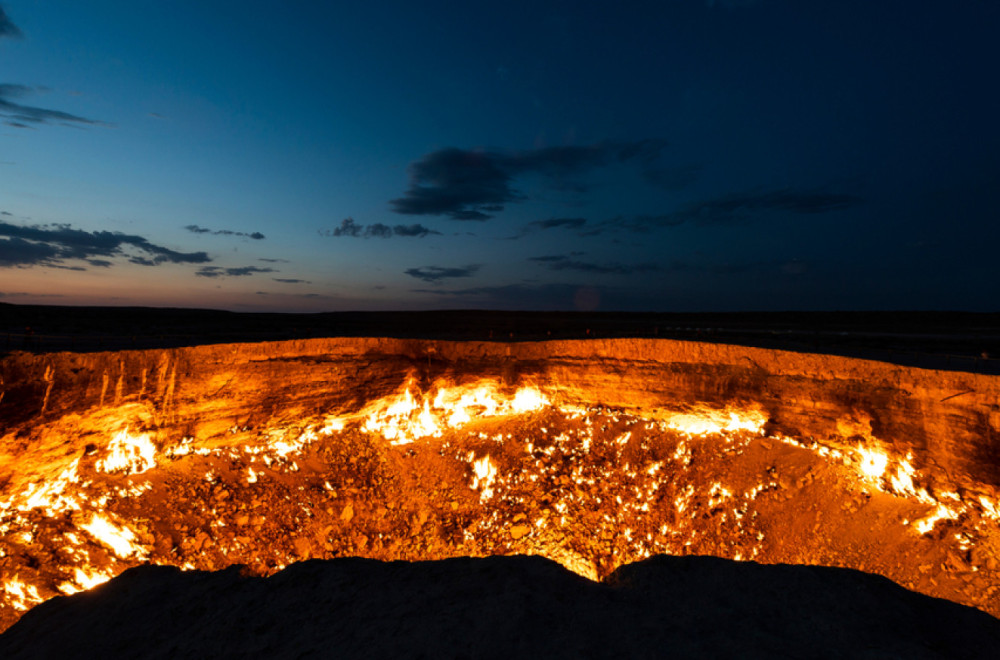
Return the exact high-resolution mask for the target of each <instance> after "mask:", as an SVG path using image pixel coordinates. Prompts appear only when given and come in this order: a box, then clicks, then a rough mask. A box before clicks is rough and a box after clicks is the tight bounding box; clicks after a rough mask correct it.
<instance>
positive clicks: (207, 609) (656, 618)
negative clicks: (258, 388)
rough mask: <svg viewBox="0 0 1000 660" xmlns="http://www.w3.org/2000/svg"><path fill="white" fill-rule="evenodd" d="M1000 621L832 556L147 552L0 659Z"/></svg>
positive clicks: (732, 641)
mask: <svg viewBox="0 0 1000 660" xmlns="http://www.w3.org/2000/svg"><path fill="white" fill-rule="evenodd" d="M997 648H1000V622H998V621H997V620H996V619H994V618H992V617H990V616H989V615H986V614H983V613H982V612H979V611H976V610H973V609H971V608H966V607H963V606H961V605H956V604H954V603H950V602H947V601H943V600H938V599H934V598H929V597H927V596H922V595H919V594H915V593H912V592H909V591H906V590H905V589H903V588H902V587H899V586H897V585H895V584H893V583H892V582H890V581H889V580H886V579H884V578H880V577H876V576H871V575H866V574H864V573H860V572H856V571H850V570H845V569H833V568H821V567H814V566H783V565H778V566H761V565H757V564H753V563H743V564H741V563H737V562H731V561H726V560H722V559H715V558H710V557H666V556H661V557H654V558H652V559H649V560H646V561H644V562H641V563H638V564H631V565H628V566H623V567H621V568H620V569H618V571H616V572H615V573H614V574H612V575H611V576H609V577H608V578H607V579H606V580H605V581H604V582H603V583H600V584H598V583H593V582H589V581H588V580H586V579H584V578H581V577H579V576H576V575H574V574H572V573H570V572H568V571H567V570H565V569H563V568H562V567H560V566H559V565H558V564H556V563H554V562H551V561H548V560H546V559H541V558H538V557H492V558H487V559H453V560H446V561H440V562H415V563H406V562H392V563H383V562H378V561H372V560H364V559H336V560H330V561H317V560H314V561H309V562H305V563H302V564H296V565H293V566H291V567H289V568H288V569H286V570H284V571H282V572H281V573H278V574H276V575H274V576H272V577H270V578H253V577H243V576H242V575H241V573H240V570H239V568H238V567H233V568H230V569H228V570H225V571H221V572H216V573H205V572H189V573H182V572H181V571H179V570H178V569H176V568H167V567H157V566H144V567H140V568H135V569H132V570H130V571H127V572H126V573H124V574H123V575H121V576H120V577H118V578H116V579H115V580H113V581H112V582H110V583H108V584H106V585H104V586H102V587H100V588H98V589H95V590H94V591H92V592H89V593H84V594H78V595H75V596H71V597H64V598H56V599H53V600H51V601H48V602H46V603H44V604H42V605H40V606H39V607H36V608H35V609H34V610H32V611H31V612H29V613H28V614H26V615H25V616H24V617H23V618H22V619H21V621H20V622H19V623H17V624H16V625H15V626H14V627H13V628H11V629H10V630H9V631H7V632H6V633H4V634H3V635H2V636H0V655H2V656H3V657H5V658H9V659H14V658H39V657H44V658H68V657H74V658H113V657H134V658H204V657H213V658H223V657H234V658H235V657H268V658H305V657H345V658H421V657H425V658H524V657H539V658H542V657H544V658H583V657H594V658H612V657H632V658H672V657H676V658H689V657H715V658H737V657H738V658H773V657H809V658H910V659H916V658H954V657H962V658H994V657H996V649H997Z"/></svg>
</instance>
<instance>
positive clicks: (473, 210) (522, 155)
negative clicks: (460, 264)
mask: <svg viewBox="0 0 1000 660" xmlns="http://www.w3.org/2000/svg"><path fill="white" fill-rule="evenodd" d="M665 146H666V144H665V143H664V142H663V141H662V140H640V141H637V142H626V143H610V142H608V143H601V144H596V145H592V146H586V147H576V146H569V147H546V148H543V149H534V150H530V151H518V152H500V151H487V150H482V151H479V150H463V149H457V148H448V149H441V150H438V151H434V152H431V153H429V154H427V155H426V156H424V157H423V158H421V159H420V160H418V161H416V162H415V163H413V164H411V165H410V186H409V188H408V189H407V190H406V192H405V193H404V195H403V197H399V198H397V199H393V200H391V201H390V202H389V204H390V206H391V207H392V209H393V210H394V211H395V212H396V213H400V214H404V215H446V216H448V217H450V218H451V219H453V220H472V221H477V220H487V219H489V218H490V217H492V216H491V215H490V214H493V213H497V212H499V211H502V210H503V209H504V207H505V206H506V205H507V204H509V203H512V202H520V201H524V200H525V199H527V197H526V196H525V195H523V194H522V193H520V192H518V191H517V190H515V189H514V187H513V181H514V178H515V177H516V176H519V175H525V174H537V175H541V176H543V177H545V178H546V179H547V181H548V184H549V185H550V187H555V188H561V189H567V188H568V189H571V190H576V191H578V192H582V191H584V190H586V186H584V185H583V184H580V183H577V182H574V181H573V180H572V179H569V180H567V178H568V177H572V176H575V175H579V174H583V173H585V172H588V171H590V170H593V169H596V168H600V167H606V166H609V165H612V164H615V163H626V162H636V163H638V164H639V165H640V166H641V167H642V168H643V169H644V170H648V169H650V168H652V167H653V163H654V162H655V160H656V159H657V158H658V157H659V154H660V152H661V151H662V150H663V148H664V147H665Z"/></svg>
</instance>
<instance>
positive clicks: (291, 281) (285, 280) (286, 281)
mask: <svg viewBox="0 0 1000 660" xmlns="http://www.w3.org/2000/svg"><path fill="white" fill-rule="evenodd" d="M271 279H273V280H274V281H275V282H281V283H282V284H312V282H310V281H309V280H297V279H291V278H283V277H272V278H271Z"/></svg>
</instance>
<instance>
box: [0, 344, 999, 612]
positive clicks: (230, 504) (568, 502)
mask: <svg viewBox="0 0 1000 660" xmlns="http://www.w3.org/2000/svg"><path fill="white" fill-rule="evenodd" d="M0 378H2V392H3V394H2V398H0V433H2V436H0V528H2V530H3V537H2V538H3V540H2V541H0V552H2V555H0V569H2V578H3V580H4V583H3V584H4V586H3V591H0V597H2V598H4V600H3V603H2V604H0V624H2V625H4V626H6V625H10V623H12V622H13V621H15V620H16V619H17V617H18V616H20V613H21V612H23V611H25V610H26V609H27V608H28V607H30V606H31V605H33V604H35V603H37V602H40V601H42V600H45V599H46V598H50V597H52V596H54V595H57V594H59V593H71V592H73V591H77V590H80V589H83V588H86V587H89V586H91V585H93V584H95V583H98V582H100V581H102V580H106V579H108V578H109V577H111V576H113V575H116V574H118V573H120V572H121V571H122V570H124V569H125V568H127V567H129V566H133V565H136V564H139V563H143V562H153V563H166V564H172V565H176V566H184V567H187V568H201V569H217V568H222V567H225V566H227V565H230V564H234V563H238V564H246V565H248V566H249V569H250V570H252V571H253V572H255V573H257V574H262V575H266V574H270V573H273V572H275V571H277V570H279V569H281V568H282V567H284V566H285V565H287V564H288V563H290V562H293V561H297V560H302V559H306V558H310V557H323V558H329V557H343V556H363V557H371V558H376V559H405V560H410V561H414V560H420V559H443V558H447V557H456V556H466V555H478V556H482V555H492V554H541V555H543V556H546V557H549V558H552V559H555V560H557V561H559V562H560V563H562V564H563V565H564V566H567V567H569V568H571V569H572V570H574V571H576V572H578V573H581V574H583V575H586V576H588V577H591V578H594V579H599V578H603V577H605V576H607V575H609V574H610V573H612V572H613V571H614V570H615V569H616V568H617V567H619V566H622V565H624V564H628V563H631V562H635V561H638V560H641V559H643V558H644V557H647V556H650V555H655V554H662V553H669V554H713V555H717V556H721V557H728V558H738V559H755V560H757V561H762V562H767V563H777V562H785V563H818V564H827V565H832V566H846V567H852V568H858V569H862V570H866V571H870V572H875V573H879V574H881V575H885V576H887V577H890V578H891V579H893V580H895V581H897V582H899V583H900V584H903V585H905V586H907V587H910V588H913V589H917V590H919V591H922V592H924V593H929V594H933V595H938V596H942V597H946V598H949V599H951V600H955V601H957V602H961V603H966V604H970V605H975V606H977V607H979V608H981V609H983V610H986V611H988V612H991V613H994V614H997V613H1000V601H998V599H997V597H996V594H997V592H998V591H1000V581H998V577H1000V564H998V560H997V557H998V556H1000V532H998V525H1000V523H998V521H1000V503H998V499H997V494H998V492H997V486H998V485H1000V461H998V459H997V453H998V451H1000V450H998V448H997V443H998V441H1000V431H998V429H1000V409H998V403H1000V378H997V377H989V376H982V375H974V374H966V373H959V372H939V371H927V370H920V369H913V368H904V367H898V366H894V365H890V364H885V363H877V362H866V361H862V360H853V359H848V358H841V357H830V356H822V355H810V354H798V353H789V352H782V351H774V350H766V349H753V348H745V347H733V346H721V345H717V344H698V343H689V342H676V341H669V340H628V339H619V340H593V341H553V342H539V343H520V344H504V343H481V342H436V341H423V340H397V339H324V340H305V341H290V342H275V343H262V344H231V345H215V346H204V347H197V348H181V349H172V350H155V351H124V352H117V353H93V354H70V353H59V354H48V355H26V354H17V355H13V356H10V357H7V358H5V359H4V360H2V361H0ZM483 382H487V383H489V384H490V387H491V388H492V389H490V392H491V394H490V396H494V397H498V399H497V400H500V399H504V397H507V399H504V401H501V403H502V405H501V407H500V408H498V409H497V410H493V409H491V408H490V407H489V406H491V405H493V403H490V402H486V403H484V402H482V401H480V402H478V403H472V404H469V405H468V406H467V412H468V413H469V414H468V415H467V418H468V419H466V420H464V421H462V422H461V424H455V425H450V424H449V423H446V420H448V419H450V418H451V415H453V413H454V410H453V408H454V405H455V401H457V400H458V398H457V397H458V396H459V395H461V388H463V387H466V388H469V391H470V392H471V391H472V390H473V389H474V387H476V386H478V385H477V384H480V383H483ZM529 386H530V387H531V388H533V390H532V391H535V392H537V393H538V394H539V396H540V397H542V398H541V399H539V401H540V402H539V403H538V405H537V406H536V405H531V406H527V407H523V406H522V407H518V406H513V405H508V404H509V403H510V402H516V398H517V397H516V395H517V394H518V392H519V388H522V389H523V388H527V387H529ZM447 388H453V389H454V390H455V391H458V392H459V394H456V395H454V398H453V400H451V401H452V402H451V403H447V402H446V403H444V404H441V406H438V403H437V398H436V397H437V395H438V394H439V393H440V392H441V391H443V389H447ZM449 391H450V390H449ZM404 392H405V393H406V397H408V398H409V399H412V401H411V403H412V404H413V407H412V410H408V411H407V412H406V413H405V414H400V415H398V416H397V417H398V419H396V421H398V422H400V423H402V424H404V425H409V426H407V428H408V429H409V430H407V431H406V432H405V433H404V435H402V436H401V435H390V433H389V431H388V430H387V429H386V428H385V427H384V426H380V425H379V423H375V421H377V420H376V418H378V416H379V415H382V417H381V418H379V419H383V418H387V417H388V416H391V415H389V411H390V409H395V408H394V406H399V405H401V402H404V398H405V397H404V396H403V394H404ZM470 396H471V395H470ZM449 406H451V408H449ZM503 406H506V407H503ZM422 415H429V416H430V417H433V418H435V419H436V420H437V421H434V420H431V422H433V425H431V426H428V422H427V420H424V419H423V417H422ZM372 420H375V421H372ZM422 420H423V421H422ZM699 420H700V421H699ZM727 420H729V421H727ZM421 429H423V430H421ZM428 429H429V430H428ZM394 433H395V431H394ZM113 459H114V460H113ZM116 461H117V462H116ZM78 570H79V572H77V571H78Z"/></svg>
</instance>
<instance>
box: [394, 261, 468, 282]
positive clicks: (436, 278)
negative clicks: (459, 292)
mask: <svg viewBox="0 0 1000 660" xmlns="http://www.w3.org/2000/svg"><path fill="white" fill-rule="evenodd" d="M480 267H481V264H470V265H468V266H463V267H460V268H455V267H451V268H448V267H443V266H425V267H423V268H407V269H406V270H405V271H403V272H405V273H406V274H407V275H409V276H410V277H415V278H417V279H418V280H423V281H424V282H431V283H437V282H440V281H441V280H448V279H456V278H463V277H472V276H473V275H475V274H476V273H477V272H478V271H479V269H480Z"/></svg>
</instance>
